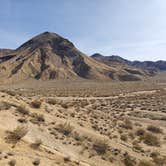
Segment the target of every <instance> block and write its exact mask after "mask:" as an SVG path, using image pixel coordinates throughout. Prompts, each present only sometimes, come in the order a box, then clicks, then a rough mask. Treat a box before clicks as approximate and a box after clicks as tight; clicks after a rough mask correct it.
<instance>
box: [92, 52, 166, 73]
mask: <svg viewBox="0 0 166 166" xmlns="http://www.w3.org/2000/svg"><path fill="white" fill-rule="evenodd" d="M91 57H92V58H93V59H95V60H97V61H99V62H103V63H105V64H107V65H109V66H112V65H115V64H117V63H118V64H119V65H120V64H121V65H128V66H132V67H135V68H139V69H142V70H146V71H147V72H149V73H150V74H152V75H153V74H156V73H157V72H159V71H166V61H161V60H160V61H156V62H153V61H130V60H127V59H124V58H122V57H120V56H115V55H112V56H103V55H101V54H98V53H96V54H93V55H92V56H91Z"/></svg>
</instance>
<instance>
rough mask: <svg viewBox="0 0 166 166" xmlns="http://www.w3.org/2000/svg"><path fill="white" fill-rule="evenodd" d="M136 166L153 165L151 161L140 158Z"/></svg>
mask: <svg viewBox="0 0 166 166" xmlns="http://www.w3.org/2000/svg"><path fill="white" fill-rule="evenodd" d="M138 166H155V165H154V164H153V163H152V162H151V161H147V160H142V161H140V162H139V164H138Z"/></svg>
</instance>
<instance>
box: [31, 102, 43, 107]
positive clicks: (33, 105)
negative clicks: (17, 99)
mask: <svg viewBox="0 0 166 166" xmlns="http://www.w3.org/2000/svg"><path fill="white" fill-rule="evenodd" d="M41 104H42V102H41V101H39V100H34V101H32V102H31V106H32V107H33V108H40V107H41Z"/></svg>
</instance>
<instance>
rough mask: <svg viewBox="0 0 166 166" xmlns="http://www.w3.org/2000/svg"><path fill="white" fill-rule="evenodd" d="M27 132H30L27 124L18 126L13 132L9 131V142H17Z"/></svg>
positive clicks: (7, 137)
mask: <svg viewBox="0 0 166 166" xmlns="http://www.w3.org/2000/svg"><path fill="white" fill-rule="evenodd" d="M27 133H28V128H27V127H25V126H18V127H17V128H16V129H14V130H13V131H12V132H7V136H6V140H7V142H11V143H17V142H18V141H19V140H21V138H23V137H24V136H25V135H26V134H27Z"/></svg>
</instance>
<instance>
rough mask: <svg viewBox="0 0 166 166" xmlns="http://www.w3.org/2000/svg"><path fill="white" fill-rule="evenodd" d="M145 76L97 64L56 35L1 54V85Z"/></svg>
mask: <svg viewBox="0 0 166 166" xmlns="http://www.w3.org/2000/svg"><path fill="white" fill-rule="evenodd" d="M145 76H146V73H144V72H143V71H140V73H139V74H138V73H134V74H133V73H131V72H129V71H127V70H124V68H122V67H119V66H112V67H111V66H109V65H107V64H104V63H101V62H98V61H96V60H94V59H93V58H91V57H88V56H86V55H85V54H84V53H82V52H80V51H79V50H78V49H77V48H76V47H75V46H74V44H73V43H72V42H70V41H69V40H67V39H65V38H63V37H61V36H59V35H58V34H56V33H50V32H44V33H42V34H40V35H38V36H36V37H34V38H32V39H31V40H29V41H27V42H26V43H24V44H23V45H21V46H20V47H19V48H17V49H16V50H1V51H0V81H1V82H10V81H11V82H15V81H21V80H27V79H37V80H52V79H77V78H84V79H97V80H106V79H107V80H121V81H123V80H124V81H133V80H141V79H143V78H144V77H145Z"/></svg>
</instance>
